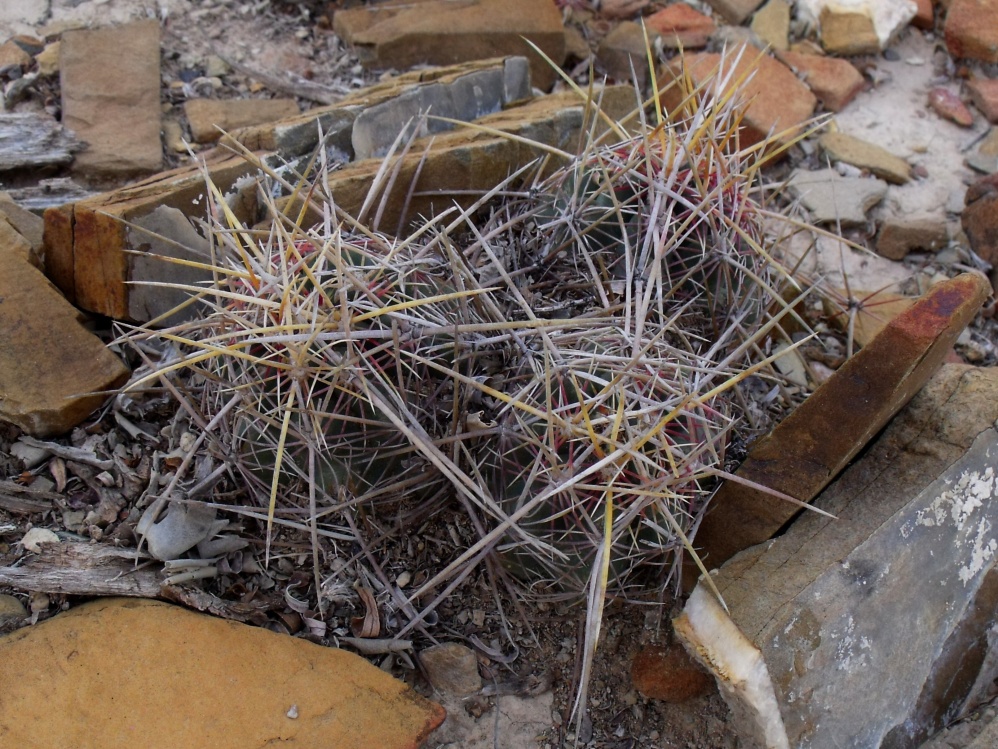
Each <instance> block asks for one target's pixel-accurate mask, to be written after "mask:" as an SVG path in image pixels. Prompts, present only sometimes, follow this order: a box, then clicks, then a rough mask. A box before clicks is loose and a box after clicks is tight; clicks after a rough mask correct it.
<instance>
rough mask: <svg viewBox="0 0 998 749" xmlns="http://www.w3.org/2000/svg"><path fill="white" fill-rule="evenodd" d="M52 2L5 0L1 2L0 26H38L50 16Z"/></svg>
mask: <svg viewBox="0 0 998 749" xmlns="http://www.w3.org/2000/svg"><path fill="white" fill-rule="evenodd" d="M50 4H51V3H50V0H3V2H2V3H0V26H2V27H6V28H16V27H30V26H37V25H38V24H40V23H43V22H44V21H45V19H46V18H47V17H48V15H49V6H50Z"/></svg>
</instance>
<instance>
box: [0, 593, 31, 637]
mask: <svg viewBox="0 0 998 749" xmlns="http://www.w3.org/2000/svg"><path fill="white" fill-rule="evenodd" d="M27 616H28V610H27V609H26V608H24V604H23V603H21V602H20V601H19V600H18V599H17V598H14V596H9V595H7V594H6V593H0V630H2V629H3V628H4V627H5V626H7V625H9V624H17V623H20V622H21V620H23V619H26V618H27Z"/></svg>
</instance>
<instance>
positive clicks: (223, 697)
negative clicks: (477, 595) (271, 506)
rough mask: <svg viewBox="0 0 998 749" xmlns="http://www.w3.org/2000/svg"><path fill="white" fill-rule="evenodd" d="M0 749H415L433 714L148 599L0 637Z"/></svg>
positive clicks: (379, 687) (289, 650)
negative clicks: (1, 673) (1, 668)
mask: <svg viewBox="0 0 998 749" xmlns="http://www.w3.org/2000/svg"><path fill="white" fill-rule="evenodd" d="M0 659H2V661H3V663H4V665H5V668H9V669H11V673H16V674H17V675H18V677H17V679H11V680H10V681H9V682H8V683H7V684H6V685H5V687H4V692H3V696H2V698H0V743H3V745H4V746H17V747H21V748H22V749H43V748H45V747H55V746H72V747H76V748H77V749H88V748H90V747H93V748H95V749H96V748H97V747H99V748H100V749H119V748H120V749H125V748H126V747H127V748H129V749H131V747H135V746H143V747H147V749H156V748H157V747H163V748H164V749H166V748H167V747H169V748H170V749H174V748H175V747H212V748H213V749H229V748H230V747H231V749H254V748H255V747H260V748H261V749H262V747H268V746H274V745H277V744H279V745H281V746H302V747H322V746H329V747H355V748H356V749H365V748H367V749H416V747H418V746H419V745H420V744H421V743H422V741H423V739H424V738H425V737H426V736H427V735H428V734H429V732H430V731H432V730H433V729H434V728H435V727H436V726H437V725H439V724H440V722H441V721H442V720H443V718H444V713H443V709H442V708H441V707H440V706H439V705H436V704H435V703H433V702H430V701H429V700H426V699H424V698H422V697H420V696H419V695H417V694H416V693H415V692H413V691H412V689H411V688H409V687H407V686H406V685H405V684H403V683H402V682H400V681H398V680H396V679H394V678H392V677H391V676H390V675H389V674H387V673H385V672H384V671H381V670H380V669H378V668H376V667H375V666H372V665H371V664H370V663H368V662H367V661H365V660H363V659H362V658H360V657H359V656H356V655H353V654H351V653H347V652H345V651H342V650H337V649H334V648H325V647H321V646H319V645H315V644H313V643H310V642H307V641H305V640H300V639H295V638H292V637H288V636H285V635H278V634H275V633H273V632H269V631H267V630H264V629H260V628H256V627H249V626H247V625H244V624H238V623H236V622H229V621H223V620H220V619H214V618H211V617H208V616H205V615H202V614H195V613H192V612H190V611H187V610H185V609H183V608H180V607H178V606H171V605H168V604H163V603H158V602H154V601H143V600H132V599H120V598H112V599H105V600H98V601H93V602H91V603H87V604H83V605H82V606H77V607H75V608H73V609H71V610H70V611H68V612H66V613H63V614H59V615H57V616H56V617H54V618H52V619H50V620H48V621H46V622H44V623H42V624H40V625H38V626H35V627H31V628H28V629H22V630H19V631H17V632H15V633H13V634H11V635H8V636H6V637H4V638H2V639H0Z"/></svg>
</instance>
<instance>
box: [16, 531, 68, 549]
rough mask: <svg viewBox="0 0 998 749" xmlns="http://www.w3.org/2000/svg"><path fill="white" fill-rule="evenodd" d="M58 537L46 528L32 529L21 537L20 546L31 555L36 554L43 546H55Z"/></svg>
mask: <svg viewBox="0 0 998 749" xmlns="http://www.w3.org/2000/svg"><path fill="white" fill-rule="evenodd" d="M57 543H59V537H58V536H57V535H56V534H55V533H53V532H52V531H50V530H49V529H48V528H39V527H37V526H36V527H34V528H32V529H31V530H29V531H28V532H27V533H25V534H24V535H23V536H22V537H21V541H20V544H21V546H23V547H24V550H25V551H27V552H29V553H31V554H38V553H40V552H41V550H42V546H43V545H44V544H57Z"/></svg>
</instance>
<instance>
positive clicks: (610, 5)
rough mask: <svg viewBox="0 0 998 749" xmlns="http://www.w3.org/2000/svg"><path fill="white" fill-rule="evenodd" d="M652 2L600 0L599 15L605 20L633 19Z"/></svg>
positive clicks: (649, 0) (640, 0) (645, 0)
mask: <svg viewBox="0 0 998 749" xmlns="http://www.w3.org/2000/svg"><path fill="white" fill-rule="evenodd" d="M649 2H651V0H600V4H599V14H600V15H601V16H603V18H609V19H615V20H619V19H621V18H632V17H633V16H635V15H637V14H638V13H640V12H641V11H642V10H643V9H644V8H645V6H647V5H648V3H649Z"/></svg>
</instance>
